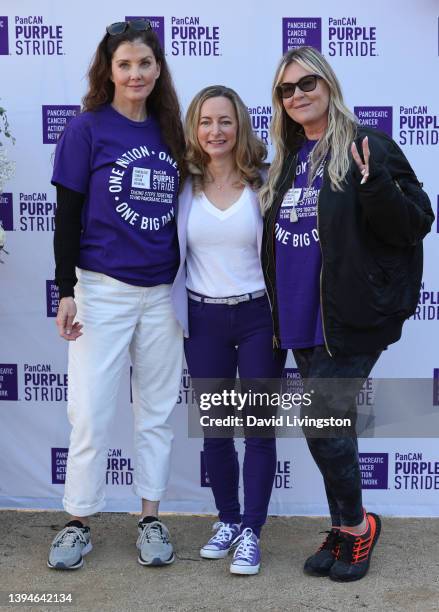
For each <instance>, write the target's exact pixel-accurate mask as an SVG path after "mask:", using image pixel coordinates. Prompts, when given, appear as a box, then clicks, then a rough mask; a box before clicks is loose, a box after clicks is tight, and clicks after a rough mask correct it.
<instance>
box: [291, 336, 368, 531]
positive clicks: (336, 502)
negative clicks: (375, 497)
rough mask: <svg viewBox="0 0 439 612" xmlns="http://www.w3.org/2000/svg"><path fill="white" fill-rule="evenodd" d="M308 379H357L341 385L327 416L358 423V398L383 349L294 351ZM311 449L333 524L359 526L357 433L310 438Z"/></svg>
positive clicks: (360, 501)
mask: <svg viewBox="0 0 439 612" xmlns="http://www.w3.org/2000/svg"><path fill="white" fill-rule="evenodd" d="M293 352H294V357H295V359H296V363H297V365H298V368H299V371H300V372H301V375H302V376H303V377H304V378H311V379H318V378H322V379H353V380H352V384H351V385H346V384H343V385H340V390H339V391H337V385H335V386H334V387H333V389H335V390H336V392H335V395H334V394H333V395H332V396H331V397H330V398H329V397H328V401H327V405H326V406H325V411H326V414H327V415H334V416H348V417H350V418H351V421H352V422H353V423H355V420H356V405H355V398H356V395H357V394H358V392H359V391H360V389H361V386H362V384H363V382H364V380H365V379H366V378H367V376H369V374H370V372H371V370H372V368H373V366H374V365H375V363H376V361H377V359H378V357H379V355H380V351H376V352H374V353H369V354H359V355H350V356H336V357H331V356H330V355H329V354H328V353H327V351H326V349H325V347H323V346H317V347H313V348H311V349H297V350H294V351H293ZM307 443H308V447H309V449H310V452H311V454H312V456H313V458H314V460H315V462H316V464H317V466H318V468H319V469H320V472H321V473H322V476H323V479H324V483H325V489H326V495H327V498H328V505H329V510H330V513H331V519H332V524H333V525H340V524H343V525H347V526H352V525H357V524H359V523H361V521H362V520H363V504H362V495H361V473H360V467H359V461H358V442H357V439H356V435H355V432H354V431H352V432H351V435H346V436H343V437H338V438H330V437H326V438H325V437H321V438H318V437H307Z"/></svg>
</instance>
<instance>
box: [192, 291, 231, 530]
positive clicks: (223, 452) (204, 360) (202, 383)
mask: <svg viewBox="0 0 439 612" xmlns="http://www.w3.org/2000/svg"><path fill="white" fill-rule="evenodd" d="M189 330H190V337H189V338H186V339H185V342H184V350H185V356H186V362H187V365H188V370H189V373H190V375H191V378H192V381H193V384H194V387H195V393H196V395H197V396H198V397H199V395H200V394H201V393H215V392H220V391H221V390H222V389H224V388H225V386H227V385H229V384H231V381H232V380H233V381H234V380H235V378H236V368H237V351H236V347H235V342H234V339H233V338H232V336H231V326H230V307H229V306H227V305H220V304H203V303H201V302H194V301H192V300H189ZM223 410H224V409H223V407H222V406H219V407H218V408H217V410H215V413H214V412H213V410H212V409H211V410H210V411H209V415H210V416H218V417H220V416H225V415H224V414H223ZM210 433H211V432H210V431H209V428H207V429H206V430H205V438H204V462H205V466H206V471H207V474H208V476H209V480H210V484H211V487H212V493H213V496H214V499H215V505H216V507H217V510H218V517H219V519H220V520H221V521H223V522H225V523H240V522H241V511H240V505H239V496H238V488H239V463H238V458H237V454H236V450H235V444H234V441H233V429H232V428H231V429H230V430H227V431H225V430H224V429H222V430H221V436H224V437H212V436H211V435H209V434H210Z"/></svg>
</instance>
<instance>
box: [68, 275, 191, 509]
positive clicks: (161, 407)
mask: <svg viewBox="0 0 439 612" xmlns="http://www.w3.org/2000/svg"><path fill="white" fill-rule="evenodd" d="M78 278H79V280H78V284H77V285H76V287H75V294H76V297H75V301H76V304H77V308H78V315H77V320H78V321H79V322H80V323H82V324H83V325H84V328H83V330H82V331H83V334H84V335H83V336H82V337H80V338H78V340H76V341H75V342H70V343H69V367H68V380H69V388H68V408H67V410H68V417H69V421H70V423H71V425H72V432H71V437H70V448H69V455H68V460H67V473H66V483H65V492H64V499H63V503H64V508H65V510H66V511H67V512H68V513H70V514H73V515H75V516H88V515H89V514H93V513H94V512H99V511H101V510H102V509H103V508H104V506H105V473H106V464H107V454H108V448H109V440H108V438H109V429H110V426H111V423H112V421H113V418H114V414H115V411H116V405H117V397H118V391H119V385H120V380H121V375H122V372H123V369H124V367H125V365H126V360H127V354H128V351H129V353H130V355H131V362H132V365H133V373H132V390H133V410H134V423H135V425H134V429H135V431H134V447H135V470H134V491H135V493H136V495H138V496H139V497H142V498H144V499H148V500H151V501H157V500H160V499H161V497H162V496H163V494H164V492H165V490H166V486H167V483H168V477H169V465H170V455H171V445H172V438H173V434H172V430H171V428H170V426H169V425H168V423H167V419H168V417H169V415H170V414H171V412H172V410H173V408H174V406H175V404H176V402H177V398H178V393H179V389H180V380H181V371H182V360H183V338H182V331H181V328H180V326H179V325H178V323H177V321H176V319H175V316H174V313H173V310H172V307H171V302H170V297H169V294H170V285H158V286H156V287H135V286H133V285H127V284H126V283H122V282H120V281H117V280H115V279H113V278H110V277H108V276H106V275H104V274H97V273H95V272H89V271H86V270H78Z"/></svg>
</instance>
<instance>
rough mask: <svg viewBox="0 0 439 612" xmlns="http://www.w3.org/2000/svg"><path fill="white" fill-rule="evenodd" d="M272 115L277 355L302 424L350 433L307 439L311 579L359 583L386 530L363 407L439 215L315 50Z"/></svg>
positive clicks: (276, 89) (287, 81)
mask: <svg viewBox="0 0 439 612" xmlns="http://www.w3.org/2000/svg"><path fill="white" fill-rule="evenodd" d="M273 108H274V114H273V121H272V139H273V144H274V147H275V157H274V161H273V164H272V166H271V168H270V171H269V176H268V181H267V183H266V185H265V186H264V188H263V189H262V191H261V196H260V197H261V207H262V211H263V213H264V216H265V219H264V239H263V248H262V255H263V269H264V274H265V280H266V285H267V290H268V293H269V296H270V299H271V304H272V308H273V323H274V335H275V343H276V344H277V346H279V347H280V348H281V349H282V350H283V351H285V350H287V349H292V350H293V354H294V358H295V360H296V363H297V366H298V368H299V371H300V373H301V375H302V377H303V378H304V379H313V380H312V384H311V383H309V385H310V386H311V387H312V389H313V390H314V391H315V395H314V396H313V401H312V404H311V406H310V407H309V408H306V409H305V408H304V407H303V406H302V416H303V417H305V416H306V417H317V418H325V419H329V421H328V422H331V421H330V419H331V418H333V417H337V418H338V417H343V418H344V417H346V423H347V426H346V427H345V428H344V429H341V428H335V427H331V428H327V430H326V431H324V432H322V429H318V428H317V427H310V426H307V427H305V428H304V433H305V435H306V437H307V442H308V446H309V449H310V451H311V454H312V456H313V458H314V460H315V462H316V464H317V466H318V468H319V470H320V472H321V473H322V476H323V480H324V484H325V489H326V494H327V498H328V504H329V509H330V514H331V522H332V527H331V530H330V531H329V532H328V536H327V538H326V539H325V541H324V542H323V544H322V545H321V547H320V549H319V550H318V552H317V553H315V554H314V555H312V556H310V557H309V558H308V559H307V561H306V563H305V568H304V569H305V571H306V572H308V573H309V574H313V575H318V576H328V575H329V577H330V578H331V579H333V580H339V581H350V580H358V579H360V578H362V577H363V576H364V575H365V574H366V572H367V571H368V568H369V562H370V557H371V553H372V550H373V547H374V546H375V543H376V541H377V539H378V537H379V534H380V524H381V522H380V519H379V517H378V516H377V515H375V514H373V513H371V512H370V513H366V512H365V511H364V509H363V505H362V495H361V474H360V469H359V462H358V449H357V440H356V433H355V420H356V405H355V397H356V395H357V393H358V391H359V390H360V389H361V386H362V384H363V382H364V380H365V379H366V378H367V377H368V376H369V374H370V372H371V370H372V368H373V366H374V364H375V363H376V361H377V359H378V358H379V356H380V354H381V352H382V351H383V350H384V349H385V348H386V347H387V346H388V345H389V344H391V343H392V342H396V341H397V340H398V339H399V338H400V336H401V329H402V325H403V322H404V320H405V319H407V318H408V317H409V316H410V315H411V314H412V313H413V312H414V310H415V308H416V304H417V298H418V293H419V288H420V281H421V275H422V239H423V237H424V236H425V235H426V234H427V233H428V232H429V230H430V226H431V223H432V220H433V218H434V216H433V213H432V210H431V206H430V203H429V200H428V197H427V195H426V194H425V193H424V192H423V191H422V189H421V185H420V183H419V182H418V180H417V178H416V176H415V174H414V172H413V170H412V168H411V167H410V164H409V163H408V161H407V159H406V158H405V156H404V154H403V153H402V151H401V150H400V148H399V147H398V145H397V144H396V143H395V142H394V141H393V140H392V139H391V138H389V137H388V136H387V135H385V134H383V133H381V132H378V131H376V130H371V129H366V128H362V127H360V126H359V125H358V124H357V122H356V119H355V117H354V116H353V115H352V113H351V112H350V111H349V110H348V109H347V107H346V105H345V104H344V102H343V97H342V93H341V87H340V84H339V82H338V79H337V77H336V75H335V73H334V71H333V70H332V68H331V66H330V65H329V64H328V62H327V61H326V59H325V58H324V57H323V56H322V55H321V54H320V53H319V52H318V51H317V50H316V49H314V48H312V47H300V48H298V49H294V50H292V51H289V52H288V53H286V54H285V55H284V57H283V58H282V60H281V62H280V64H279V67H278V69H277V72H276V75H275V78H274V84H273ZM325 379H326V383H325ZM308 422H310V423H313V421H308ZM349 425H350V426H349Z"/></svg>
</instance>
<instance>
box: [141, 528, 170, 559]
mask: <svg viewBox="0 0 439 612" xmlns="http://www.w3.org/2000/svg"><path fill="white" fill-rule="evenodd" d="M138 528H139V537H138V538H137V542H136V546H137V548H138V549H139V557H138V561H139V563H140V564H141V565H169V564H170V563H172V562H173V561H174V559H175V556H174V550H173V548H172V544H171V542H170V540H169V531H168V529H167V527H166V525H164V524H163V523H162V522H161V521H159V520H158V519H157V520H156V521H150V522H145V521H144V520H143V521H140V522H139V525H138Z"/></svg>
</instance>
